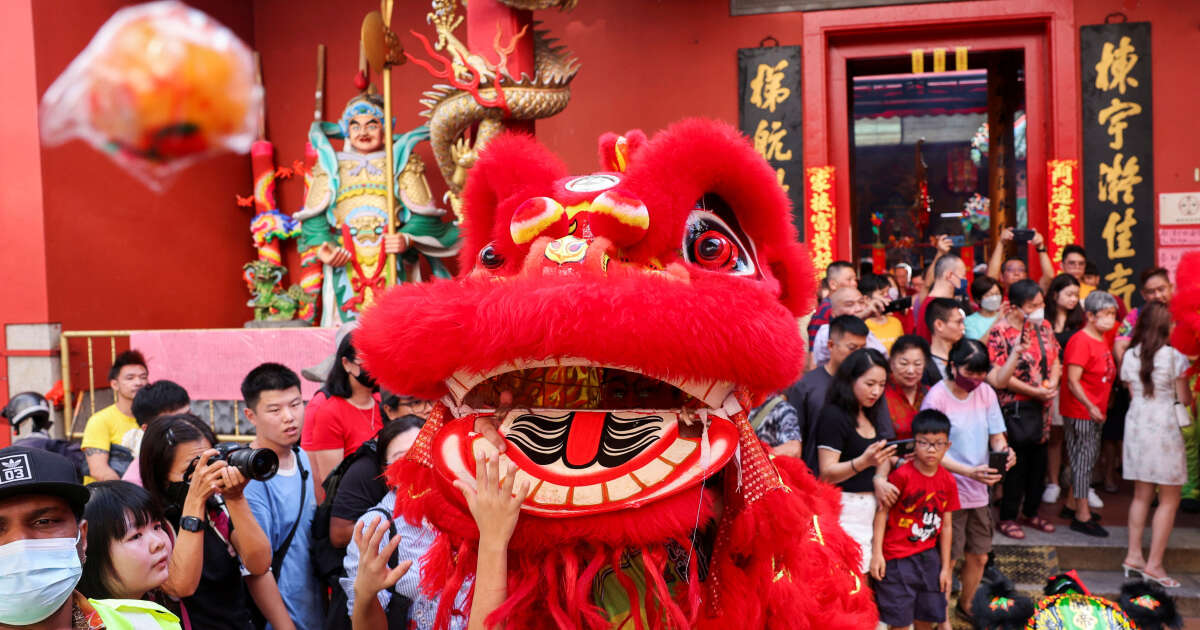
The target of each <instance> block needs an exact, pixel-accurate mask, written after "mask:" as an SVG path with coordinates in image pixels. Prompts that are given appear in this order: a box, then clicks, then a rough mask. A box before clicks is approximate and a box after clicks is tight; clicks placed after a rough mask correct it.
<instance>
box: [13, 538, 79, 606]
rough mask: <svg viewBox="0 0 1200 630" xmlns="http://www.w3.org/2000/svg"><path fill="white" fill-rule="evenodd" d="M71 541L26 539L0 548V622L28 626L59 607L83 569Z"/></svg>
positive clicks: (67, 539)
mask: <svg viewBox="0 0 1200 630" xmlns="http://www.w3.org/2000/svg"><path fill="white" fill-rule="evenodd" d="M78 544H79V534H78V533H77V534H75V538H26V539H23V540H17V541H13V542H10V543H8V544H7V545H3V546H0V567H3V568H2V569H0V593H4V597H0V623H2V624H5V625H9V626H29V625H33V624H35V623H37V622H39V621H41V620H43V619H45V618H46V617H49V616H50V615H52V614H54V612H55V611H57V610H58V609H59V608H62V605H63V603H64V602H66V601H67V598H68V597H70V596H71V593H73V592H74V591H75V585H76V584H77V583H78V582H79V576H80V575H81V574H82V573H83V567H82V566H80V564H79V550H78V549H77V548H76V546H77V545H78Z"/></svg>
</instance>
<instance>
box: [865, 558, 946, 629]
mask: <svg viewBox="0 0 1200 630" xmlns="http://www.w3.org/2000/svg"><path fill="white" fill-rule="evenodd" d="M941 571H942V562H941V555H940V554H939V553H938V550H937V548H936V547H935V548H933V549H926V550H925V551H922V552H921V553H918V554H915V555H911V556H907V557H904V558H896V559H895V560H888V561H887V564H886V565H885V568H884V575H883V579H882V580H878V581H876V580H871V582H872V586H873V587H874V590H875V605H876V606H877V607H878V608H879V620H880V621H882V622H883V623H886V624H887V625H889V626H894V627H901V628H902V627H904V626H911V625H912V623H913V621H925V622H930V623H940V622H943V621H945V620H946V594H945V593H943V592H942V591H941V589H939V588H938V575H939V574H940V573H941Z"/></svg>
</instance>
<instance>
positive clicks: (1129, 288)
mask: <svg viewBox="0 0 1200 630" xmlns="http://www.w3.org/2000/svg"><path fill="white" fill-rule="evenodd" d="M1132 275H1133V270H1132V269H1130V268H1128V267H1126V266H1125V263H1117V264H1116V266H1114V267H1113V270H1112V273H1109V274H1108V275H1106V276H1104V279H1105V280H1107V281H1108V283H1109V284H1108V292H1109V293H1111V294H1113V295H1115V296H1117V297H1119V298H1121V299H1122V300H1124V301H1125V304H1126V306H1128V305H1129V299H1130V298H1131V297H1133V285H1132V284H1130V283H1129V277H1130V276H1132Z"/></svg>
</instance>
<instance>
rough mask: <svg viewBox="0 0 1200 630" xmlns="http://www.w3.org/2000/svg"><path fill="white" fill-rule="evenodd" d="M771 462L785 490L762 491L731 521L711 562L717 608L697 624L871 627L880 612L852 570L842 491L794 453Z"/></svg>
mask: <svg viewBox="0 0 1200 630" xmlns="http://www.w3.org/2000/svg"><path fill="white" fill-rule="evenodd" d="M774 462H775V465H776V468H778V469H779V472H780V475H781V477H782V478H783V480H784V482H785V483H786V484H787V487H788V491H783V490H776V491H773V492H769V493H767V494H766V495H765V496H763V497H762V498H760V499H759V500H758V501H756V502H754V503H753V504H751V505H750V506H748V507H747V508H746V509H745V510H744V511H743V512H742V513H741V514H739V515H738V516H737V517H736V518H734V519H733V520H732V523H731V527H730V529H729V538H728V541H727V543H726V545H725V547H724V549H723V550H719V552H718V553H716V554H715V558H714V566H713V567H712V570H713V573H714V574H716V575H717V576H718V579H719V580H720V584H719V597H720V601H719V602H716V604H717V605H718V606H717V607H718V612H719V614H718V615H717V616H715V617H714V616H709V615H705V616H702V617H701V619H700V623H699V624H697V625H696V626H695V627H696V628H698V629H700V630H724V629H727V628H730V627H741V628H768V629H776V628H778V629H788V630H810V629H816V628H822V629H827V628H828V629H836V630H862V629H864V628H874V627H875V625H876V623H877V621H878V615H877V613H876V610H875V603H874V600H873V598H872V595H871V590H870V587H869V585H868V584H867V578H866V577H865V576H863V575H862V574H861V573H859V572H858V569H857V567H858V560H859V555H860V552H859V548H858V544H857V543H855V542H854V540H853V539H851V538H850V536H849V535H848V534H846V533H845V532H844V531H842V528H841V527H840V526H839V525H838V522H837V519H838V513H839V512H840V511H841V505H840V493H839V492H838V490H837V489H836V488H834V487H833V486H830V485H828V484H824V483H820V482H818V481H817V480H816V479H814V478H813V476H812V475H811V474H810V473H809V472H808V469H807V468H805V467H804V465H803V464H802V463H800V462H799V460H794V459H791V458H787V457H780V458H776V459H775V460H774ZM710 603H711V602H710ZM710 612H711V611H710Z"/></svg>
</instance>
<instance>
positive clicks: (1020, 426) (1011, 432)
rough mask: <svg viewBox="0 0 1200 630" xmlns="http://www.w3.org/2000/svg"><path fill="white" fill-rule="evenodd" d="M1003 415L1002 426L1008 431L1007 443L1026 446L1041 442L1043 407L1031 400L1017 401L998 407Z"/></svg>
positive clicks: (1043, 425) (1043, 427) (1043, 424)
mask: <svg viewBox="0 0 1200 630" xmlns="http://www.w3.org/2000/svg"><path fill="white" fill-rule="evenodd" d="M1000 413H1002V414H1003V415H1004V426H1005V428H1006V430H1007V431H1008V443H1009V444H1012V445H1014V446H1028V445H1030V444H1038V443H1040V442H1041V441H1042V438H1043V433H1044V431H1045V420H1044V407H1042V404H1041V403H1039V402H1037V401H1033V400H1018V401H1016V402H1011V403H1009V404H1007V405H1003V406H1001V407H1000Z"/></svg>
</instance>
